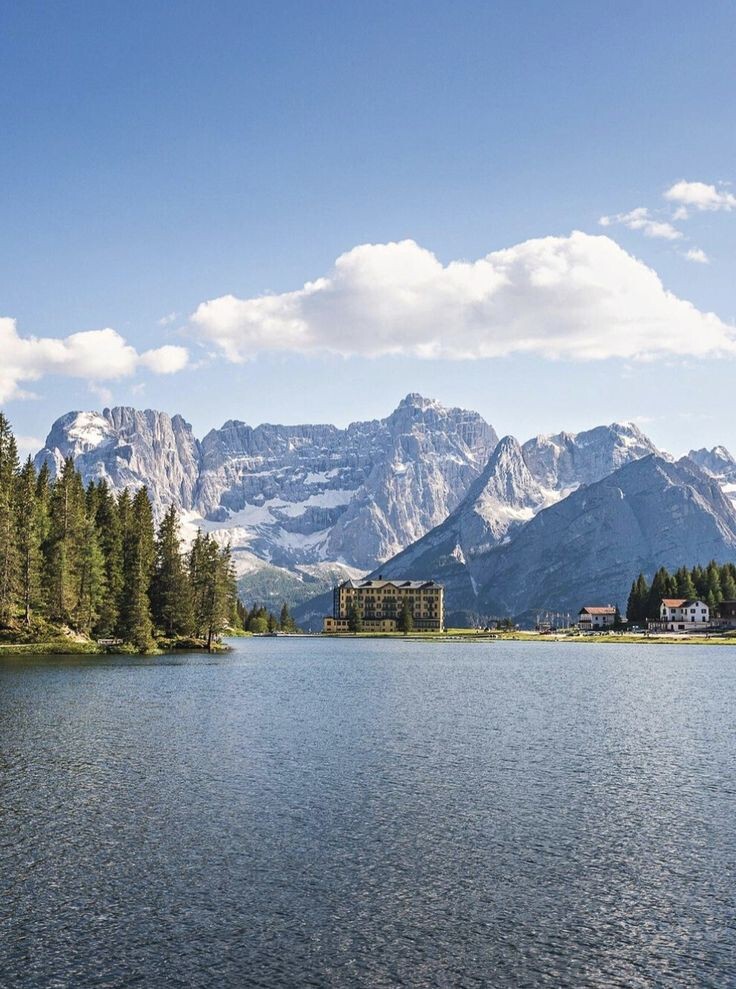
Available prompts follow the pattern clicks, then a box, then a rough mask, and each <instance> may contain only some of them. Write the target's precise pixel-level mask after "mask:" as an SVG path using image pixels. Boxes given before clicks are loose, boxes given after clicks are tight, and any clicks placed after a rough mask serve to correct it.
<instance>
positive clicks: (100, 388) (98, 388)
mask: <svg viewBox="0 0 736 989" xmlns="http://www.w3.org/2000/svg"><path fill="white" fill-rule="evenodd" d="M87 387H88V388H89V390H90V392H91V393H92V394H93V395H94V396H95V397H96V398H98V399H99V400H100V401H101V402H102V404H103V405H112V391H111V390H110V389H109V388H106V387H105V385H100V384H98V383H97V382H96V381H90V383H89V385H88V386H87Z"/></svg>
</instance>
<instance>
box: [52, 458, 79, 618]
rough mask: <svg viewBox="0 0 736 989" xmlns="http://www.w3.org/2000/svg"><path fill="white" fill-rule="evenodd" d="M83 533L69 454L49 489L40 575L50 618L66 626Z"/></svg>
mask: <svg viewBox="0 0 736 989" xmlns="http://www.w3.org/2000/svg"><path fill="white" fill-rule="evenodd" d="M86 535H87V528H86V518H85V496H84V489H83V487H82V479H81V477H80V476H79V473H78V472H77V470H76V468H75V467H74V461H73V460H72V458H71V457H69V458H67V460H66V461H65V462H64V466H63V467H62V469H61V473H60V475H59V477H58V478H57V479H56V481H55V482H54V484H53V486H52V489H51V506H50V526H49V535H48V539H47V540H46V546H45V561H44V562H45V573H44V576H45V583H46V589H47V597H48V609H49V615H50V617H51V618H52V619H54V620H56V621H59V622H65V623H66V624H70V625H71V624H73V621H74V617H73V616H74V613H75V611H76V610H77V605H78V599H79V590H80V578H81V567H82V557H83V553H84V543H85V538H86Z"/></svg>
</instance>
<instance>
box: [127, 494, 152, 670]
mask: <svg viewBox="0 0 736 989" xmlns="http://www.w3.org/2000/svg"><path fill="white" fill-rule="evenodd" d="M121 500H122V498H121ZM129 514H130V518H129V520H126V525H125V529H124V530H123V594H122V604H121V609H120V625H121V632H122V634H123V638H124V639H125V640H126V641H127V642H130V643H132V644H133V645H134V646H135V647H136V648H137V649H139V650H140V651H141V652H148V651H150V650H151V649H152V648H153V623H152V621H151V602H150V599H149V596H148V592H149V588H150V585H151V576H152V572H153V563H154V533H153V514H152V512H151V502H150V501H149V498H148V492H147V490H146V488H145V487H142V488H139V489H138V491H136V493H135V495H134V496H133V499H132V501H131V503H130V513H129Z"/></svg>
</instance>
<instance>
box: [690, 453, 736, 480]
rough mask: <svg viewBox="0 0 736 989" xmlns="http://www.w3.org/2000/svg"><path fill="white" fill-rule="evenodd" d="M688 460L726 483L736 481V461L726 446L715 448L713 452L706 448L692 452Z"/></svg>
mask: <svg viewBox="0 0 736 989" xmlns="http://www.w3.org/2000/svg"><path fill="white" fill-rule="evenodd" d="M688 458H689V459H690V460H692V462H693V463H695V464H697V465H698V467H700V469H701V470H704V471H705V472H706V474H710V475H711V476H712V477H717V478H719V479H720V480H724V481H730V482H733V481H736V460H735V459H734V458H733V456H732V455H731V454H730V453H729V451H728V450H727V449H726V447H725V446H714V447H713V449H712V450H708V449H706V448H705V447H702V448H701V449H700V450H691V451H690V453H689V454H688Z"/></svg>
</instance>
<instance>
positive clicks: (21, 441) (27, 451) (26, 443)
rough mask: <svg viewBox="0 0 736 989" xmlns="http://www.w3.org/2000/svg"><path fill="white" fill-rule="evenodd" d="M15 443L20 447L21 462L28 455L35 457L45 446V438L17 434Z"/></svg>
mask: <svg viewBox="0 0 736 989" xmlns="http://www.w3.org/2000/svg"><path fill="white" fill-rule="evenodd" d="M15 443H16V446H17V447H18V457H19V459H20V461H21V463H22V462H23V461H24V460H25V459H26V457H34V456H35V455H36V454H37V453H38V451H39V450H40V449H41V448H42V447H43V440H41V439H39V438H38V436H16V437H15Z"/></svg>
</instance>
